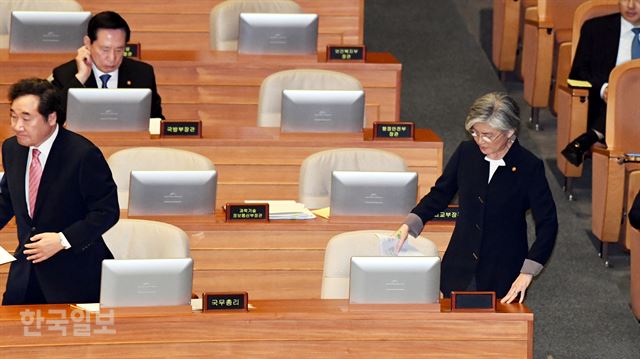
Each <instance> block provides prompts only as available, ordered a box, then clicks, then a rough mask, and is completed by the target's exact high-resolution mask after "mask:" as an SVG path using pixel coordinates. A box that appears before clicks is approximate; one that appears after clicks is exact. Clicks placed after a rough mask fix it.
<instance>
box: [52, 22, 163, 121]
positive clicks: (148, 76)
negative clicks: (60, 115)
mask: <svg viewBox="0 0 640 359" xmlns="http://www.w3.org/2000/svg"><path fill="white" fill-rule="evenodd" d="M130 35H131V31H130V29H129V25H128V24H127V22H126V21H125V20H124V19H123V18H122V17H121V16H120V15H118V14H117V13H115V12H113V11H105V12H101V13H98V14H96V15H94V16H93V17H92V18H91V20H89V26H88V27H87V35H86V36H85V37H84V46H82V47H81V48H79V49H78V54H77V56H76V58H75V59H74V60H71V61H69V62H67V63H65V64H62V65H60V66H58V67H56V68H55V69H54V70H53V81H52V82H53V84H54V85H55V86H56V87H57V88H60V89H62V90H64V96H65V97H64V100H63V101H64V102H63V103H64V104H65V107H66V94H67V91H68V90H69V89H70V88H76V87H88V88H98V87H100V88H148V89H151V117H159V118H162V119H164V116H163V115H162V106H161V99H160V95H158V90H157V87H156V77H155V74H154V72H153V67H151V65H149V64H146V63H144V62H141V61H136V60H132V59H127V58H125V57H124V48H125V45H126V43H127V42H128V41H129V37H130Z"/></svg>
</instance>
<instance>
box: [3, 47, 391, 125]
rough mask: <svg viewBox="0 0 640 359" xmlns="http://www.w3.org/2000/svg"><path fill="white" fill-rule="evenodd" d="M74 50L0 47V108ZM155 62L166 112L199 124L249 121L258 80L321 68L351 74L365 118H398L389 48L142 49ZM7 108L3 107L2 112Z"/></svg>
mask: <svg viewBox="0 0 640 359" xmlns="http://www.w3.org/2000/svg"><path fill="white" fill-rule="evenodd" d="M73 56H74V55H73V54H48V55H47V57H46V58H44V59H43V58H42V57H41V56H33V55H32V54H11V55H10V54H8V53H7V51H6V50H5V51H0V69H2V71H0V111H3V110H4V109H6V110H7V111H8V106H7V104H8V100H7V92H8V87H9V85H11V84H12V83H14V82H16V81H17V80H19V79H22V78H27V77H34V76H36V77H42V78H46V77H48V76H49V75H50V74H51V70H52V69H53V68H54V67H56V66H57V65H59V64H61V63H64V62H67V61H69V60H70V59H72V58H73ZM143 60H144V61H146V62H149V63H150V64H152V65H153V66H154V69H155V73H156V81H157V83H158V88H159V89H158V91H159V94H160V96H161V97H162V104H163V108H164V113H165V116H166V117H167V118H169V119H199V120H202V121H203V123H204V125H205V126H207V125H219V124H222V123H232V124H234V125H237V124H240V125H247V126H253V125H255V123H256V119H257V113H258V111H257V104H258V97H259V88H260V84H261V83H262V80H263V79H264V78H265V77H267V76H269V75H271V74H273V73H275V72H278V71H282V70H287V69H300V68H311V69H325V70H332V71H339V72H344V73H347V74H350V75H352V76H354V77H356V78H357V79H358V80H360V82H361V83H362V85H363V87H364V90H365V101H366V110H367V123H368V125H369V126H370V125H371V123H372V122H373V121H376V120H381V121H398V120H400V91H401V77H402V65H401V64H400V63H399V62H398V60H397V59H396V58H395V57H393V56H392V55H390V54H388V53H368V54H367V62H366V63H327V62H324V60H323V55H319V56H250V55H240V54H237V53H235V52H211V51H202V52H200V51H143ZM5 113H6V112H5Z"/></svg>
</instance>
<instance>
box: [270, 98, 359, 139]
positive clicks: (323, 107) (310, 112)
mask: <svg viewBox="0 0 640 359" xmlns="http://www.w3.org/2000/svg"><path fill="white" fill-rule="evenodd" d="M364 126H365V123H364V91H362V90H355V91H342V90H283V91H282V112H281V120H280V130H281V131H282V132H362V128H363V127H364Z"/></svg>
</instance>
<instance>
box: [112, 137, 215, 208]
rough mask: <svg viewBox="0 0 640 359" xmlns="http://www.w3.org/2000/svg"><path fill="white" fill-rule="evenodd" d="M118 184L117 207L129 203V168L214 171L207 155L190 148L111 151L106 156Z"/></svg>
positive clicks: (138, 148) (125, 206) (139, 148)
mask: <svg viewBox="0 0 640 359" xmlns="http://www.w3.org/2000/svg"><path fill="white" fill-rule="evenodd" d="M107 163H108V164H109V167H110V168H111V172H112V173H113V180H114V181H115V182H116V185H117V186H118V202H119V203H120V208H122V209H126V208H128V205H129V179H130V175H131V171H132V170H138V171H164V170H172V171H196V170H214V169H215V166H214V164H213V163H212V162H211V160H210V159H208V158H207V157H205V156H203V155H201V154H199V153H195V152H190V151H185V150H179V149H175V148H168V147H133V148H127V149H123V150H120V151H117V152H115V153H113V154H112V155H111V156H109V158H108V159H107Z"/></svg>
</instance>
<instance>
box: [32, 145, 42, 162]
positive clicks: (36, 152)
mask: <svg viewBox="0 0 640 359" xmlns="http://www.w3.org/2000/svg"><path fill="white" fill-rule="evenodd" d="M31 152H32V157H33V158H35V159H36V160H37V161H38V162H40V158H39V157H40V150H39V149H37V148H34V149H33V150H32V151H31ZM33 158H32V159H31V160H32V161H33Z"/></svg>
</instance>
